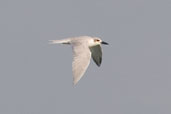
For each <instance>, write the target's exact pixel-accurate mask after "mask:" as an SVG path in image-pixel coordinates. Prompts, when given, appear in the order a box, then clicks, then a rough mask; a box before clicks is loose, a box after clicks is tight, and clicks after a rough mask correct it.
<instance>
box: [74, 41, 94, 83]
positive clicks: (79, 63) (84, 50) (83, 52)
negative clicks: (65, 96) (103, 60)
mask: <svg viewBox="0 0 171 114" xmlns="http://www.w3.org/2000/svg"><path fill="white" fill-rule="evenodd" d="M72 48H73V63H72V72H73V81H74V85H75V84H77V82H78V81H79V80H80V79H81V78H82V76H83V74H84V73H85V71H86V69H87V67H88V65H89V63H90V58H91V52H90V50H89V48H88V46H87V45H86V44H74V45H73V46H72Z"/></svg>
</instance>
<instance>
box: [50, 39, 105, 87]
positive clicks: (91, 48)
mask: <svg viewBox="0 0 171 114" xmlns="http://www.w3.org/2000/svg"><path fill="white" fill-rule="evenodd" d="M49 41H50V44H58V43H61V44H70V45H71V46H72V49H73V62H72V72H73V83H74V85H76V84H77V82H78V81H79V80H80V79H81V77H82V76H83V74H84V73H85V71H86V69H87V67H88V65H89V63H90V59H91V57H92V58H93V60H94V62H95V63H96V65H97V66H100V65H101V62H102V49H101V44H106V45H108V43H106V42H104V41H102V40H101V39H100V38H98V37H90V36H80V37H74V38H67V39H63V40H49Z"/></svg>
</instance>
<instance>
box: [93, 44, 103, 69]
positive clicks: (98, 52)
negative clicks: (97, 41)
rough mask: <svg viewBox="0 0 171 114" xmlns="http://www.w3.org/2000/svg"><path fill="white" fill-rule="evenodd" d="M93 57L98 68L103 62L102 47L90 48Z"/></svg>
mask: <svg viewBox="0 0 171 114" xmlns="http://www.w3.org/2000/svg"><path fill="white" fill-rule="evenodd" d="M90 51H91V55H92V58H93V60H94V62H95V63H96V65H97V66H100V65H101V62H102V49H101V46H100V45H96V46H92V47H90Z"/></svg>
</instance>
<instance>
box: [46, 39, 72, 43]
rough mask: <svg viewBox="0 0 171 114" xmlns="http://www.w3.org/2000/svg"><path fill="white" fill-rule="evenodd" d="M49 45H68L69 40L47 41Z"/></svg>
mask: <svg viewBox="0 0 171 114" xmlns="http://www.w3.org/2000/svg"><path fill="white" fill-rule="evenodd" d="M49 44H70V40H68V39H65V40H49Z"/></svg>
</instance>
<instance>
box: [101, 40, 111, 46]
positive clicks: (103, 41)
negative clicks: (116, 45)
mask: <svg viewBox="0 0 171 114" xmlns="http://www.w3.org/2000/svg"><path fill="white" fill-rule="evenodd" d="M101 44H105V45H109V44H108V43H107V42H104V41H102V42H101Z"/></svg>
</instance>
